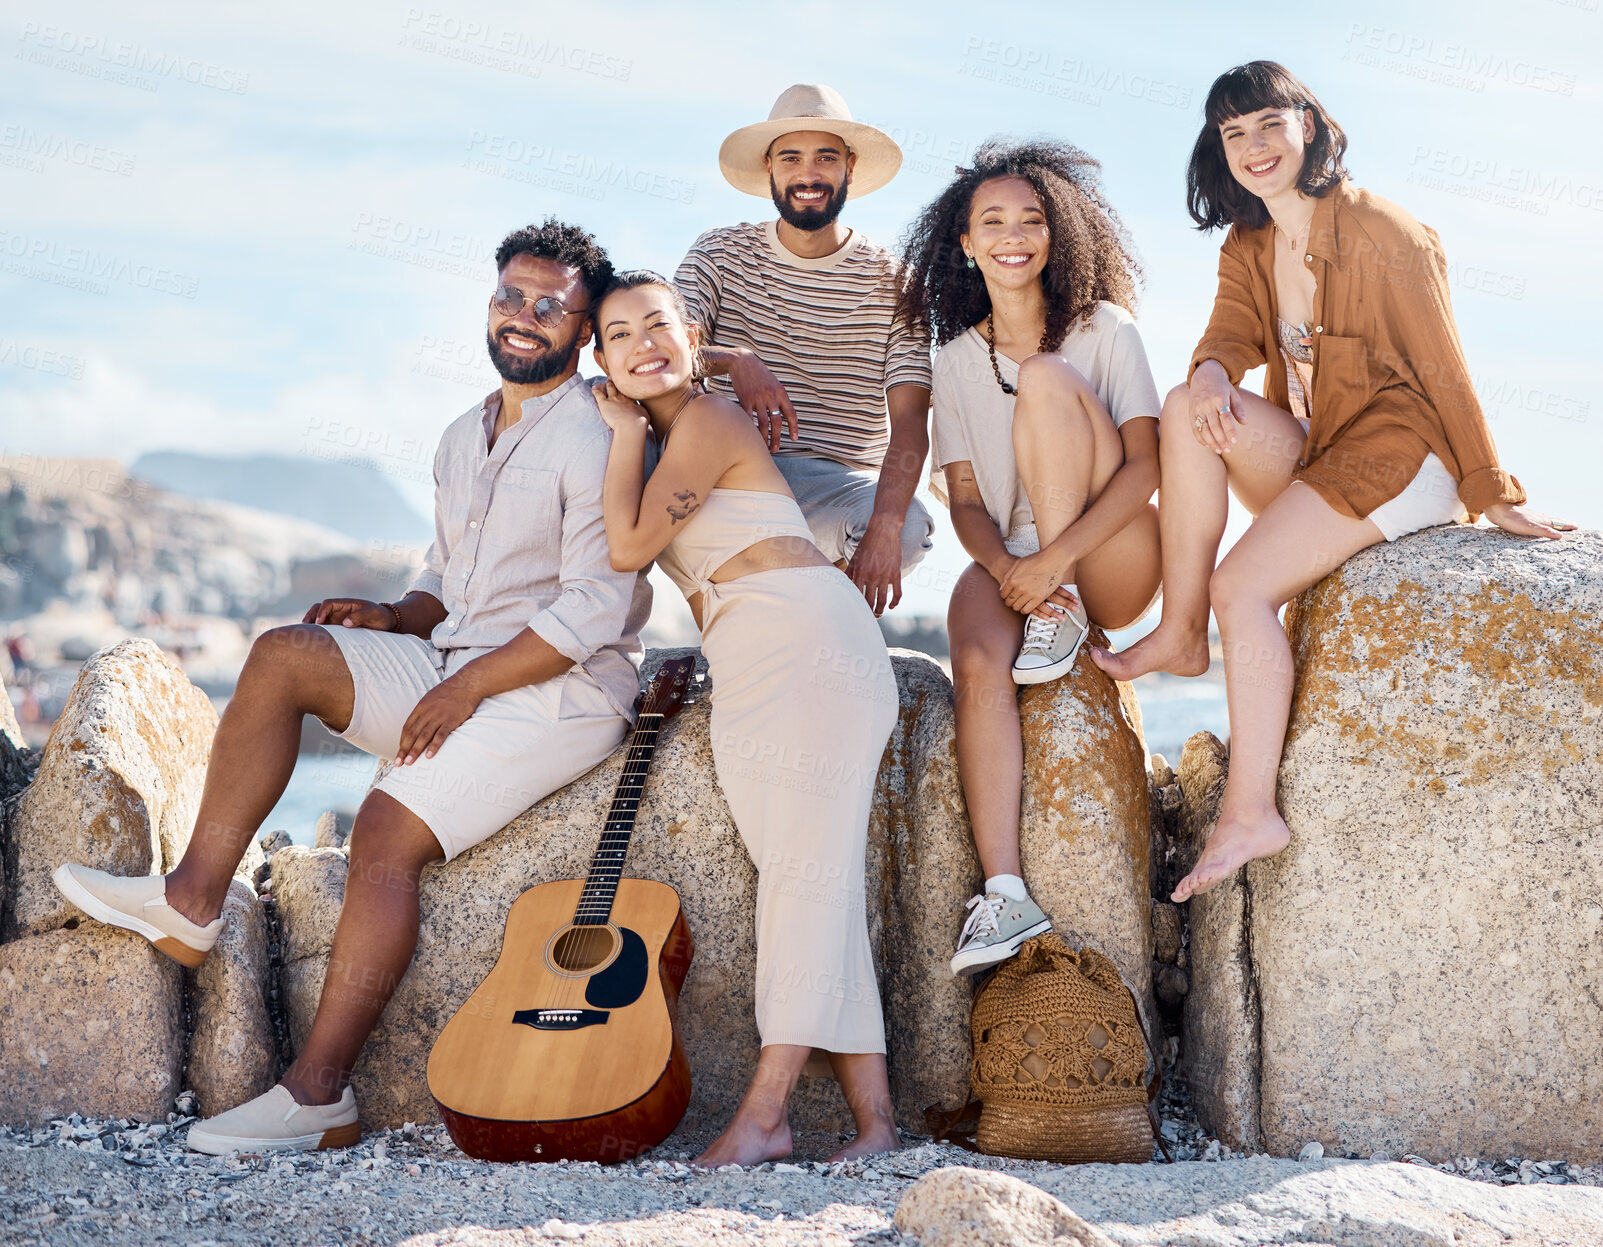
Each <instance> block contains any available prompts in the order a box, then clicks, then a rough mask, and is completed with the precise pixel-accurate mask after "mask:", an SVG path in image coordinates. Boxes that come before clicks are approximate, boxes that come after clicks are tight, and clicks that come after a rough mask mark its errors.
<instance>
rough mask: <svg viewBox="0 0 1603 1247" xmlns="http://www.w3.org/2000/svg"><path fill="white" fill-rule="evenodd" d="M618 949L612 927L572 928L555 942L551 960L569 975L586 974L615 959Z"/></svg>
mask: <svg viewBox="0 0 1603 1247" xmlns="http://www.w3.org/2000/svg"><path fill="white" fill-rule="evenodd" d="M617 948H618V937H617V935H616V934H615V933H614V932H613V930H612V928H611V927H569V928H568V929H567V930H566V931H564V932H563V933H562V934H561V935H559V936H557V938H556V941H555V942H554V943H553V944H552V945H551V960H552V961H553V962H554V963H555V964H556V966H557V968H558V969H559V970H563V971H565V972H566V973H568V974H584V973H586V972H588V971H590V970H594V969H595V968H596V967H597V966H600V965H604V964H606V963H607V962H608V961H610V960H612V956H613V954H614V953H615V952H616V951H617Z"/></svg>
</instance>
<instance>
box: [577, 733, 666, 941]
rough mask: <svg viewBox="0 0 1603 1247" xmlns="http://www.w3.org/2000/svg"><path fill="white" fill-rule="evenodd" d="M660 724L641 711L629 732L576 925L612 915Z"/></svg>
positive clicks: (599, 923)
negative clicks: (633, 727)
mask: <svg viewBox="0 0 1603 1247" xmlns="http://www.w3.org/2000/svg"><path fill="white" fill-rule="evenodd" d="M662 723H663V716H662V715H660V714H642V715H641V716H640V719H639V721H638V722H637V723H636V724H635V729H634V731H633V732H632V733H630V735H629V747H628V752H627V755H626V756H625V758H624V763H623V774H622V776H620V777H619V779H618V788H617V791H616V792H614V793H613V796H612V808H611V809H610V810H609V811H608V812H607V823H606V826H605V828H603V830H602V832H601V844H600V847H599V848H597V849H596V855H595V858H594V860H592V861H591V863H590V874H589V875H588V876H587V877H586V878H585V881H584V891H583V892H582V893H580V896H579V907H578V909H577V911H575V913H574V917H573V921H574V925H576V926H604V925H605V924H606V923H607V921H608V920H609V919H610V918H611V917H612V902H613V898H614V897H616V896H617V894H618V880H619V879H621V878H622V877H623V859H624V858H625V856H627V854H628V852H629V837H630V836H631V835H633V834H634V829H635V818H636V816H637V815H638V814H639V812H640V794H641V793H642V792H643V791H644V790H645V786H646V772H647V771H648V770H650V769H651V756H652V754H653V753H655V752H656V749H657V733H658V732H659V731H660V730H661V729H662Z"/></svg>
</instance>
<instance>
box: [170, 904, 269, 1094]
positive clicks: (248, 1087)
mask: <svg viewBox="0 0 1603 1247" xmlns="http://www.w3.org/2000/svg"><path fill="white" fill-rule="evenodd" d="M223 917H224V918H226V919H227V920H228V921H227V923H226V925H225V926H224V927H223V933H222V934H221V935H220V936H219V937H218V939H217V943H216V945H215V946H213V948H212V950H211V952H210V954H208V955H207V957H206V960H205V961H203V962H201V964H200V966H199V968H198V969H196V970H195V973H194V985H193V988H192V990H191V993H190V1012H191V1015H192V1016H193V1019H194V1032H193V1034H192V1035H191V1037H190V1041H189V1070H188V1074H187V1077H186V1078H185V1082H186V1084H187V1085H188V1086H189V1088H190V1089H191V1090H192V1091H194V1092H195V1094H196V1095H197V1096H198V1097H199V1099H200V1109H201V1113H202V1114H203V1115H205V1116H207V1117H212V1116H215V1115H216V1114H218V1113H222V1112H226V1111H227V1110H229V1109H231V1108H233V1107H234V1106H235V1105H237V1104H243V1103H244V1102H245V1101H246V1100H249V1099H253V1098H255V1097H256V1096H258V1095H260V1094H261V1093H262V1092H264V1091H266V1090H268V1089H269V1088H270V1087H272V1085H273V1083H274V1081H275V1080H276V1079H277V1075H278V1048H277V1044H276V1042H275V1041H274V1038H273V1023H272V1020H271V1019H270V1018H269V1017H268V1013H267V975H268V958H267V923H266V920H265V917H264V915H263V913H262V903H261V901H260V900H259V899H258V898H257V896H256V893H255V891H254V890H253V889H252V888H251V886H250V885H249V884H247V883H246V882H245V881H244V880H243V879H235V880H234V881H233V882H232V883H231V884H230V885H229V887H228V896H227V897H226V898H225V899H224V901H223Z"/></svg>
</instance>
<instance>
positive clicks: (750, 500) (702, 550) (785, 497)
mask: <svg viewBox="0 0 1603 1247" xmlns="http://www.w3.org/2000/svg"><path fill="white" fill-rule="evenodd" d="M770 537H802V538H804V539H806V540H807V541H811V540H812V539H813V530H812V529H810V528H809V527H807V521H806V520H805V519H804V518H803V517H802V513H801V508H800V507H798V506H797V505H796V500H795V499H794V498H792V497H791V496H790V495H789V494H776V493H773V492H771V491H769V490H761V489H711V490H708V491H707V501H705V502H704V503H702V504H701V506H700V508H698V509H697V511H696V513H695V514H694V515H692V516H691V517H690V519H689V520H688V521H687V522H686V524H685V526H684V528H682V529H681V530H680V531H679V534H678V535H677V536H676V537H674V539H673V540H672V541H670V542H669V543H668V544H667V546H665V547H664V548H663V551H662V553H661V554H659V555H658V556H657V566H658V567H660V568H662V570H663V571H664V572H666V573H667V574H668V579H669V580H671V581H673V582H674V584H676V585H678V586H679V590H680V592H682V593H683V594H684V595H685V596H686V597H687V598H689V597H694V596H695V595H696V594H698V593H703V592H705V591H706V590H707V589H708V588H710V587H711V585H712V574H713V572H715V571H717V570H718V569H719V568H720V567H722V566H723V565H724V564H725V563H727V562H728V561H729V560H730V559H732V558H734V557H735V555H737V554H739V553H740V552H741V551H742V550H744V549H746V548H747V547H748V546H754V545H756V544H757V543H758V542H759V541H767V540H768V539H769V538H770Z"/></svg>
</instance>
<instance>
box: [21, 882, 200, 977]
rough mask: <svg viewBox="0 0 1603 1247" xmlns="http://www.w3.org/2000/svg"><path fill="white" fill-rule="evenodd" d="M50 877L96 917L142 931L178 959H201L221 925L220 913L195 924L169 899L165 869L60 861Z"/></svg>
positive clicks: (184, 961)
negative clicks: (113, 869) (134, 871)
mask: <svg viewBox="0 0 1603 1247" xmlns="http://www.w3.org/2000/svg"><path fill="white" fill-rule="evenodd" d="M50 878H51V880H52V881H53V882H54V883H55V885H56V890H57V891H59V892H60V893H61V894H62V895H63V896H65V897H66V898H67V899H68V900H69V901H71V902H72V903H73V904H74V905H76V906H77V907H78V908H79V909H81V910H83V911H84V913H86V914H88V915H89V916H90V917H91V918H93V919H95V920H96V921H97V922H104V923H105V924H106V925H107V926H112V927H121V928H122V929H123V930H124V931H133V932H134V933H136V934H138V935H143V936H144V937H145V938H146V939H147V940H149V941H150V942H151V943H152V944H154V945H155V946H156V947H157V948H158V949H160V950H161V951H162V952H164V953H166V954H167V955H168V956H169V957H171V958H172V959H173V960H174V961H177V962H179V963H181V964H182V965H186V966H198V965H199V964H200V963H201V962H203V961H205V960H206V954H207V953H209V952H211V950H212V945H214V944H216V943H217V937H218V936H219V935H221V934H222V931H223V923H224V921H225V919H223V918H214V919H213V920H212V921H211V922H208V923H207V924H206V925H205V926H200V925H199V924H197V923H194V922H191V921H190V920H189V919H188V918H186V917H184V915H183V914H181V913H179V912H178V911H177V910H176V909H174V908H173V907H172V906H171V905H169V904H168V903H167V877H166V876H165V875H108V874H107V873H106V872H105V871H103V870H94V869H92V868H90V867H88V866H79V865H77V864H76V863H74V862H63V863H62V864H61V865H60V866H57V867H56V869H55V873H54V874H52V875H51V876H50Z"/></svg>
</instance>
